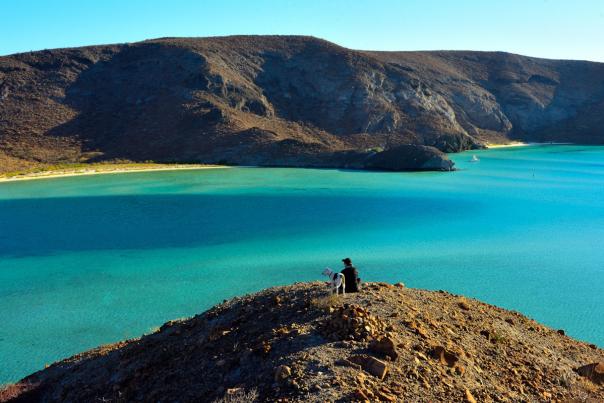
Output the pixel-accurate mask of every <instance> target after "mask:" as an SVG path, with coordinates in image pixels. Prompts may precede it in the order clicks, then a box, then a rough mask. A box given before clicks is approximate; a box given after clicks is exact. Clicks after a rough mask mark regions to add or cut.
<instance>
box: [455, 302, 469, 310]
mask: <svg viewBox="0 0 604 403" xmlns="http://www.w3.org/2000/svg"><path fill="white" fill-rule="evenodd" d="M457 305H458V306H459V307H460V308H461V309H463V310H464V311H469V310H470V305H468V303H467V302H466V301H459V303H458V304H457Z"/></svg>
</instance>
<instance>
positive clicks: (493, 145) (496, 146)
mask: <svg viewBox="0 0 604 403" xmlns="http://www.w3.org/2000/svg"><path fill="white" fill-rule="evenodd" d="M530 144H531V143H524V142H522V141H512V142H511V143H506V144H489V143H487V144H486V146H487V148H506V147H524V146H528V145H530Z"/></svg>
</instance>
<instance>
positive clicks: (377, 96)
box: [0, 36, 604, 170]
mask: <svg viewBox="0 0 604 403" xmlns="http://www.w3.org/2000/svg"><path fill="white" fill-rule="evenodd" d="M603 116H604V64H601V63H592V62H584V61H560V60H545V59H536V58H530V57H524V56H518V55H514V54H507V53H491V52H370V51H357V50H350V49H346V48H342V47H340V46H337V45H335V44H332V43H329V42H326V41H324V40H320V39H316V38H312V37H300V36H233V37H216V38H162V39H155V40H149V41H144V42H139V43H132V44H121V45H105V46H90V47H83V48H74V49H56V50H45V51H38V52H29V53H22V54H15V55H11V56H4V57H0V169H2V170H9V169H17V168H19V167H23V166H28V165H32V164H40V163H56V162H76V161H77V162H81V161H102V160H114V159H128V160H133V161H145V160H154V161H158V162H205V163H217V162H222V163H229V164H255V165H285V166H337V167H345V166H348V167H352V168H364V167H370V166H372V167H375V165H376V164H375V163H374V161H373V158H374V156H375V155H376V153H379V152H380V151H382V150H384V149H392V148H395V147H396V146H400V145H407V148H405V149H403V151H402V153H401V154H400V155H399V153H397V152H392V153H391V155H390V157H389V158H385V157H383V156H381V157H380V158H379V159H380V160H381V161H382V164H381V166H379V168H381V169H384V168H386V169H388V168H390V163H392V166H393V168H392V169H410V168H411V169H449V168H450V166H451V164H450V163H449V162H448V161H447V160H446V156H444V155H443V154H442V153H440V152H439V151H438V150H440V151H443V152H455V151H460V150H465V149H469V148H475V147H481V145H482V144H483V143H484V142H486V141H495V142H500V141H505V140H508V139H518V140H529V141H567V142H575V143H604V132H603V131H602V130H601V127H603V125H604V121H603V119H604V117H603ZM409 145H411V146H409ZM415 145H422V146H427V147H429V148H422V149H419V148H416V147H415ZM416 150H417V151H418V153H417V154H416V153H414V152H413V153H411V152H410V151H416ZM393 155H394V157H395V158H394V159H393V158H392V157H393ZM384 161H387V162H388V164H387V166H384V163H383V162H384ZM377 165H380V164H377Z"/></svg>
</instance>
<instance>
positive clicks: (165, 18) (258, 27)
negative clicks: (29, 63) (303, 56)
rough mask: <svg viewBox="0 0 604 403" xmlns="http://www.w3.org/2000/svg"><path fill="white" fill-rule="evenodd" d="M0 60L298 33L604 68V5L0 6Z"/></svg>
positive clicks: (60, 0)
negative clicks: (106, 46) (66, 50)
mask: <svg viewBox="0 0 604 403" xmlns="http://www.w3.org/2000/svg"><path fill="white" fill-rule="evenodd" d="M0 16H1V17H2V19H1V20H2V23H1V24H0V55H6V54H11V53H16V52H26V51H29V50H39V49H46V48H57V47H71V46H83V45H92V44H102V43H121V42H135V41H139V40H143V39H149V38H156V37H162V36H216V35H233V34H301V35H313V36H317V37H321V38H324V39H327V40H330V41H333V42H336V43H338V44H340V45H342V46H346V47H349V48H354V49H375V50H433V49H464V50H467V49H469V50H502V51H508V52H513V53H520V54H525V55H530V56H538V57H548V58H559V59H586V60H596V61H602V62H604V0H522V1H521V0H507V1H506V0H457V1H454V0H440V1H437V0H423V1H422V0H416V1H415V0H398V1H395V0H373V1H370V0H356V1H355V0H348V1H343V0H324V1H319V0H316V1H315V0H299V1H293V0H222V1H214V0H206V1H203V0H197V1H193V0H190V1H185V0H163V1H160V0H0Z"/></svg>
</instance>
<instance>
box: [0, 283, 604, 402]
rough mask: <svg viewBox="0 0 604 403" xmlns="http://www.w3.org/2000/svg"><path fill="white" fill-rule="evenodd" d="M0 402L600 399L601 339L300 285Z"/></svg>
mask: <svg viewBox="0 0 604 403" xmlns="http://www.w3.org/2000/svg"><path fill="white" fill-rule="evenodd" d="M0 401H15V402H19V401H21V402H23V401H42V402H49V401H61V402H93V401H99V402H100V401H103V402H130V401H169V402H172V401H179V402H188V401H192V402H193V401H204V402H246V401H247V402H250V401H263V402H264V401H276V402H279V401H280V402H323V401H336V402H337V401H342V402H343V401H401V402H402V401H404V402H435V401H466V402H535V401H548V402H549V401H558V402H586V401H593V402H601V401H604V351H602V350H600V349H598V348H597V347H596V346H595V345H589V344H586V343H583V342H579V341H576V340H573V339H571V338H569V337H567V336H565V335H564V331H562V330H557V331H556V330H552V329H549V328H547V327H545V326H543V325H540V324H539V323H537V322H535V321H533V320H531V319H528V318H526V317H525V316H522V315H521V314H519V313H516V312H510V311H506V310H503V309H500V308H497V307H494V306H491V305H487V304H484V303H482V302H479V301H476V300H471V299H467V298H464V297H460V296H456V295H452V294H449V293H447V292H444V291H438V292H434V291H425V290H418V289H409V288H405V287H404V285H402V284H397V285H391V284H384V283H369V284H366V285H365V286H364V287H363V289H362V291H361V292H359V293H355V294H347V295H345V296H338V297H329V296H327V289H326V287H325V285H324V284H323V283H303V284H296V285H293V286H287V287H279V288H272V289H268V290H265V291H262V292H260V293H257V294H254V295H248V296H244V297H240V298H235V299H233V300H230V301H225V302H224V303H222V304H220V305H218V306H216V307H214V308H212V309H210V310H209V311H207V312H205V313H203V314H201V315H198V316H195V317H193V318H191V319H186V320H179V321H174V322H169V323H166V324H165V325H163V326H162V327H161V328H160V329H159V330H158V331H157V332H155V333H153V334H150V335H146V336H144V337H142V338H140V339H136V340H128V341H124V342H121V343H117V344H114V345H108V346H103V347H99V348H97V349H95V350H92V351H89V352H86V353H83V354H79V355H76V356H74V357H71V358H69V359H66V360H64V361H61V362H58V363H55V364H53V365H51V366H50V367H48V368H46V369H44V370H42V371H40V372H37V373H35V374H33V375H31V376H29V377H27V378H25V379H23V380H22V381H20V382H19V383H17V384H15V385H10V386H8V387H7V388H5V389H4V390H2V391H0Z"/></svg>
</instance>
